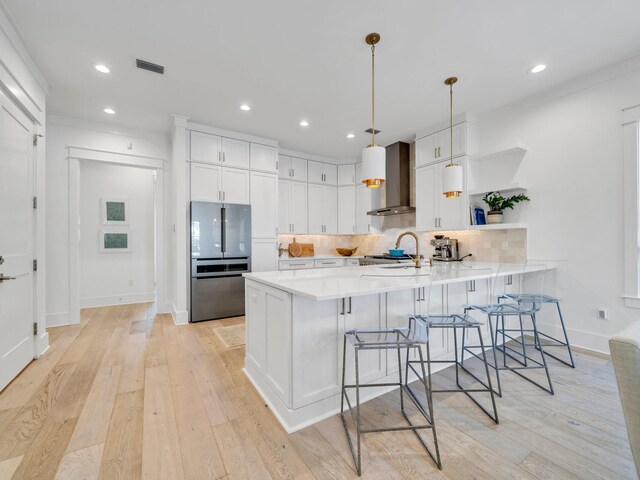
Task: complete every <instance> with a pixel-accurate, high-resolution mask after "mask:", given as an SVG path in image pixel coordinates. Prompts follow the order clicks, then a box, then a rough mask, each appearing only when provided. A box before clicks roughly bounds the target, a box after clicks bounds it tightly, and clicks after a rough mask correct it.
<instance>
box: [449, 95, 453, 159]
mask: <svg viewBox="0 0 640 480" xmlns="http://www.w3.org/2000/svg"><path fill="white" fill-rule="evenodd" d="M449 140H450V141H451V144H450V145H449V148H450V150H449V156H450V160H449V165H453V84H451V85H449Z"/></svg>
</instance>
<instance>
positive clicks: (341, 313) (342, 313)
mask: <svg viewBox="0 0 640 480" xmlns="http://www.w3.org/2000/svg"><path fill="white" fill-rule="evenodd" d="M341 300H342V311H341V312H340V315H344V298H342V299H341Z"/></svg>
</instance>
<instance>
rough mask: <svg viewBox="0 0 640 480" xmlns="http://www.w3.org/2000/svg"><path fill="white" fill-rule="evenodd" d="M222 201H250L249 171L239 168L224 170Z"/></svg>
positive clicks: (245, 202) (246, 202) (244, 202)
mask: <svg viewBox="0 0 640 480" xmlns="http://www.w3.org/2000/svg"><path fill="white" fill-rule="evenodd" d="M221 185H222V188H221V192H222V195H221V196H222V201H223V202H225V203H243V204H248V203H249V201H250V193H249V190H250V189H249V171H248V170H240V169H238V168H222V183H221Z"/></svg>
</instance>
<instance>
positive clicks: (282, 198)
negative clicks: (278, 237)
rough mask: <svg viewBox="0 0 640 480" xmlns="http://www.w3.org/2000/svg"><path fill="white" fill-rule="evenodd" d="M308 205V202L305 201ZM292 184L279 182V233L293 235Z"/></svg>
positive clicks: (284, 181)
mask: <svg viewBox="0 0 640 480" xmlns="http://www.w3.org/2000/svg"><path fill="white" fill-rule="evenodd" d="M305 203H306V201H305ZM290 207H291V182H289V181H286V180H280V181H279V182H278V233H291V232H293V229H292V228H291V217H290V215H289V208H290Z"/></svg>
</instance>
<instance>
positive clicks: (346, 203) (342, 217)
mask: <svg viewBox="0 0 640 480" xmlns="http://www.w3.org/2000/svg"><path fill="white" fill-rule="evenodd" d="M354 233H356V187H354V186H353V185H346V186H342V187H338V234H339V235H352V234H354Z"/></svg>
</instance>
